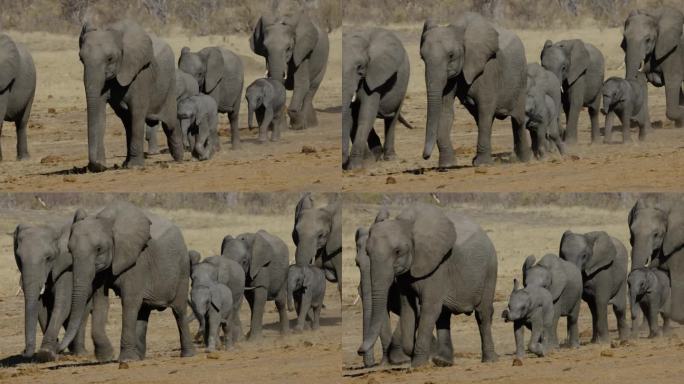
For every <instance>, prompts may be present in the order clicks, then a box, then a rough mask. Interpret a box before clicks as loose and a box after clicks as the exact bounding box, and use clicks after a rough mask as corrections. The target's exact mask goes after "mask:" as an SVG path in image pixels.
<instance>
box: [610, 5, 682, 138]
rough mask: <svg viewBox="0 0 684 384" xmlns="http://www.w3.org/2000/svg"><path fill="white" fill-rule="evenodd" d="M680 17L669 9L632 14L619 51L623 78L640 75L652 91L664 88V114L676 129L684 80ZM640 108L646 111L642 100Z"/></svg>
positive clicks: (680, 15) (626, 23) (680, 118)
mask: <svg viewBox="0 0 684 384" xmlns="http://www.w3.org/2000/svg"><path fill="white" fill-rule="evenodd" d="M682 24H684V14H682V12H681V11H680V10H678V9H675V8H672V7H658V8H648V9H639V10H634V11H632V12H631V13H630V14H629V16H628V17H627V20H625V28H624V33H623V39H622V43H621V45H620V46H621V47H622V49H623V50H624V52H625V78H626V79H632V80H634V79H637V76H638V73H639V72H641V73H644V74H645V75H646V77H647V78H648V81H649V82H650V83H651V84H653V85H654V86H656V87H663V86H665V102H666V111H665V114H666V116H667V118H668V119H669V120H673V121H674V122H675V124H676V126H677V127H682V126H684V107H682V103H684V100H683V97H682V92H681V87H682V80H684V36H683V35H682V30H683V27H682ZM642 108H648V104H647V102H646V100H644V105H643V106H642Z"/></svg>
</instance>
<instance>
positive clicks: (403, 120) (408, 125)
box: [399, 112, 413, 129]
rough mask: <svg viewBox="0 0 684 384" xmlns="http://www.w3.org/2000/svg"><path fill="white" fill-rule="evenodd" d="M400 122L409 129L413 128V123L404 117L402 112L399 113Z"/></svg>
mask: <svg viewBox="0 0 684 384" xmlns="http://www.w3.org/2000/svg"><path fill="white" fill-rule="evenodd" d="M399 122H400V123H401V124H403V125H404V127H406V128H408V129H413V125H411V123H409V122H408V120H406V119H405V118H404V115H402V114H401V112H400V113H399Z"/></svg>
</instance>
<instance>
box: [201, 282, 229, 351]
mask: <svg viewBox="0 0 684 384" xmlns="http://www.w3.org/2000/svg"><path fill="white" fill-rule="evenodd" d="M190 298H191V300H192V306H193V311H194V312H195V315H196V316H198V318H199V319H200V322H203V323H204V345H206V347H207V349H206V350H207V352H211V351H214V350H216V341H217V340H219V334H218V332H219V326H221V328H222V329H223V346H224V348H225V349H228V348H230V347H231V345H232V341H233V340H232V337H231V336H230V323H231V319H232V317H233V293H232V292H231V290H230V288H228V287H227V286H225V285H223V284H221V283H219V282H217V281H214V282H212V283H210V284H204V283H199V282H196V281H195V279H193V281H192V290H191V291H190Z"/></svg>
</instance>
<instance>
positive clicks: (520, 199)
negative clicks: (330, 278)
mask: <svg viewBox="0 0 684 384" xmlns="http://www.w3.org/2000/svg"><path fill="white" fill-rule="evenodd" d="M445 195H447V194H445V193H442V194H438V195H427V194H425V195H414V196H403V197H401V198H399V199H396V198H390V199H388V200H385V201H386V202H388V204H389V207H390V212H391V216H392V217H394V216H395V215H396V214H398V213H399V212H400V211H401V209H402V206H403V204H406V203H407V202H409V201H412V200H416V199H417V200H422V201H426V202H432V203H433V204H435V203H436V202H435V197H436V198H437V199H440V200H441V202H442V204H443V205H445V206H446V208H445V209H453V210H457V211H458V212H462V213H464V214H466V215H468V216H470V217H472V218H473V219H475V220H476V221H477V222H479V223H480V225H481V226H482V228H483V229H484V230H485V231H486V232H487V234H488V235H489V237H490V238H491V240H492V242H493V243H494V245H495V247H496V250H497V256H498V262H499V264H498V280H497V287H496V295H495V302H494V322H493V326H492V333H493V335H494V342H495V345H496V351H497V353H498V354H499V361H498V362H496V363H491V364H483V363H481V362H480V337H479V333H478V330H477V324H476V321H475V318H474V317H473V316H470V317H467V316H463V315H461V316H456V317H452V323H451V324H452V327H451V328H452V338H453V344H454V365H453V366H452V367H449V368H438V367H435V366H433V365H432V364H430V366H428V367H426V368H419V369H416V370H410V369H408V367H407V366H401V367H398V368H397V367H394V368H392V369H390V368H388V367H385V368H375V369H371V370H365V369H363V362H362V359H361V357H360V356H358V355H357V354H356V350H357V348H358V347H359V345H360V343H361V340H362V310H361V303H360V302H359V303H357V304H356V305H353V302H354V300H355V298H356V295H357V285H358V282H359V273H358V268H357V267H356V266H355V263H354V256H355V253H356V247H355V244H354V233H355V231H356V228H357V227H359V226H369V225H370V224H371V223H372V222H373V219H374V217H375V215H376V214H377V212H378V209H379V207H380V202H381V201H382V198H380V197H378V196H374V195H364V194H359V195H357V196H356V197H355V196H352V198H353V203H346V202H345V208H344V212H343V217H344V222H343V252H344V269H343V273H344V276H345V280H344V282H345V285H344V287H343V297H344V301H343V308H342V309H343V319H342V329H343V331H342V334H343V337H342V354H343V374H344V375H345V376H346V378H345V380H344V381H345V382H349V383H368V384H370V383H379V382H394V383H438V382H449V383H461V382H462V383H483V382H490V383H491V382H493V383H532V382H554V383H559V384H560V383H588V382H601V383H608V382H612V383H642V382H652V383H679V382H681V377H682V374H684V368H682V365H681V361H682V358H684V341H683V340H684V328H682V327H681V325H677V324H676V323H675V327H676V328H674V329H673V334H672V336H670V337H669V338H659V339H647V338H646V334H647V333H645V332H642V333H641V335H640V337H639V338H638V339H635V340H630V341H629V342H628V343H627V344H626V345H615V348H612V347H611V345H593V344H589V341H590V339H591V316H590V312H589V308H588V307H587V306H586V304H584V303H582V308H581V315H580V323H579V330H580V342H581V344H582V346H581V348H579V349H576V350H570V349H561V350H558V351H556V352H554V353H553V354H551V355H550V356H547V357H542V358H537V357H536V356H534V355H531V354H528V355H527V356H526V357H525V358H524V359H523V360H522V361H523V365H522V366H512V361H513V358H514V352H515V342H514V337H513V327H512V325H511V324H510V323H505V322H504V321H503V319H501V313H502V311H503V309H504V308H505V307H506V305H507V302H508V296H509V294H510V291H511V288H512V286H513V278H518V279H520V278H522V276H521V267H522V264H523V261H524V260H525V258H526V257H527V256H528V255H531V254H532V255H535V256H536V257H537V260H539V258H540V257H542V256H543V255H545V254H546V253H556V254H557V253H558V246H559V244H560V238H561V235H562V234H563V232H564V231H565V230H567V229H572V230H573V231H575V232H587V231H593V230H605V231H606V232H608V233H609V234H611V235H612V236H615V237H617V238H618V239H620V240H621V241H622V242H623V243H624V244H625V245H626V246H627V247H628V249H629V229H628V227H627V214H628V212H629V209H630V208H631V206H632V204H633V203H634V201H635V196H633V195H631V194H622V195H615V196H606V195H605V194H601V195H599V194H596V195H594V194H591V195H585V196H581V195H580V196H577V197H571V196H560V197H557V199H556V203H550V204H548V202H547V201H546V200H548V199H549V195H544V196H535V194H522V195H520V196H515V195H516V194H510V195H506V194H499V195H497V194H484V195H481V196H483V197H484V198H483V199H481V200H480V201H479V202H478V199H477V196H469V197H468V198H458V197H457V198H453V197H448V196H445ZM433 196H435V197H433ZM346 198H347V197H346V196H345V199H346ZM385 199H386V198H385ZM571 199H576V202H575V203H573V202H572V201H571ZM541 200H544V203H543V204H539V201H541ZM552 200H553V199H552ZM345 201H346V200H345ZM458 201H460V202H458ZM497 201H498V203H497ZM392 318H393V323H396V320H397V318H396V316H394V315H393V316H392ZM609 330H610V336H611V339H613V340H615V339H617V328H616V321H615V317H614V316H613V314H612V310H609ZM558 332H559V338H560V339H561V341H562V340H564V339H565V338H566V330H565V320H564V319H561V321H560V324H559V330H558ZM529 335H530V333H529V332H526V337H527V339H526V340H529ZM379 345H380V342H379V341H378V342H376V359H377V360H376V361H379V358H380V351H379ZM526 345H527V342H526Z"/></svg>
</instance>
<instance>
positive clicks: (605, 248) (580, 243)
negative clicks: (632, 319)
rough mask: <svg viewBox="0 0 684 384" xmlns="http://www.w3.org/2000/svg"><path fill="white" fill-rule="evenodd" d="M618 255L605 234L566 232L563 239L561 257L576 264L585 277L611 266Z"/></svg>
mask: <svg viewBox="0 0 684 384" xmlns="http://www.w3.org/2000/svg"><path fill="white" fill-rule="evenodd" d="M616 255H617V249H616V248H615V244H613V241H612V239H611V238H610V236H609V235H608V234H607V233H605V232H602V231H600V232H589V233H585V234H579V233H572V231H569V230H568V231H565V233H563V237H562V238H561V244H560V257H561V259H563V260H566V261H569V262H571V263H573V264H575V265H576V266H577V267H578V268H579V269H580V270H581V271H582V275H583V277H588V276H591V275H593V274H594V273H596V272H598V271H599V270H601V269H604V268H606V267H608V266H610V265H611V264H612V263H613V261H615V257H616Z"/></svg>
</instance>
